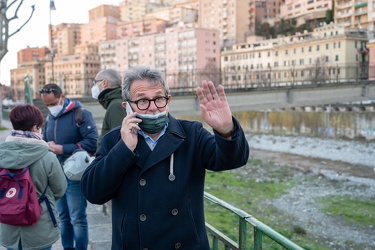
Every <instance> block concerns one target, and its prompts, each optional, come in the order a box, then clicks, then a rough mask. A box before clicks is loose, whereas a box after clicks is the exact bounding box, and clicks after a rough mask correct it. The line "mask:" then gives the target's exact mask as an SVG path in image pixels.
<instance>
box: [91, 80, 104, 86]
mask: <svg viewBox="0 0 375 250" xmlns="http://www.w3.org/2000/svg"><path fill="white" fill-rule="evenodd" d="M104 80H105V79H101V80H95V79H94V80H93V81H92V85H96V84H98V83H101V82H102V81H104Z"/></svg>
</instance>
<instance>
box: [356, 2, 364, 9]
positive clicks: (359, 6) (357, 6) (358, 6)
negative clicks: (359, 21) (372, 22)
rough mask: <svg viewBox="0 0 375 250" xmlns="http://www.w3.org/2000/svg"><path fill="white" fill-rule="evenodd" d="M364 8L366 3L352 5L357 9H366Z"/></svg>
mask: <svg viewBox="0 0 375 250" xmlns="http://www.w3.org/2000/svg"><path fill="white" fill-rule="evenodd" d="M366 6H367V2H365V3H358V4H356V5H354V8H356V9H358V8H361V7H366Z"/></svg>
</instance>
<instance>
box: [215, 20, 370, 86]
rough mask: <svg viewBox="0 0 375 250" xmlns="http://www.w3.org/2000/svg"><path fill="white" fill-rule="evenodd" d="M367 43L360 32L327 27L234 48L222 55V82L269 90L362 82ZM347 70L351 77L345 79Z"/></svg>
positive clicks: (365, 64)
mask: <svg viewBox="0 0 375 250" xmlns="http://www.w3.org/2000/svg"><path fill="white" fill-rule="evenodd" d="M367 41H368V38H367V32H366V31H364V30H359V29H350V28H345V27H342V26H338V25H334V24H331V25H325V26H322V27H319V28H316V29H314V31H313V32H307V31H306V32H304V33H302V34H301V33H298V34H295V35H293V36H280V37H278V38H275V39H269V40H263V41H257V42H253V43H242V44H236V45H233V46H232V47H231V48H228V49H226V50H224V51H222V54H221V65H222V70H223V74H224V76H223V77H222V79H225V80H224V83H225V84H227V85H229V86H230V85H232V86H238V85H240V86H244V85H246V84H250V86H258V85H262V86H271V85H272V84H278V83H280V84H282V85H285V84H300V83H304V82H310V83H324V82H327V81H328V79H329V80H330V81H331V80H339V79H347V78H350V77H361V76H362V77H363V78H366V74H368V72H367V69H368V61H369V58H368V55H367V53H366V43H367ZM350 67H353V69H354V70H353V71H350V74H353V75H345V74H347V72H348V71H347V70H346V69H350ZM362 70H363V71H362Z"/></svg>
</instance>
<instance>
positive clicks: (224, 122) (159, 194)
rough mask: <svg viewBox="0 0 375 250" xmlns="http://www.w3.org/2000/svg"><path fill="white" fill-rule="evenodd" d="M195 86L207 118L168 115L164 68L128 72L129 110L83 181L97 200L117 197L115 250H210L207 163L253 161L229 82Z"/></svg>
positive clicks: (221, 166) (228, 165)
mask: <svg viewBox="0 0 375 250" xmlns="http://www.w3.org/2000/svg"><path fill="white" fill-rule="evenodd" d="M218 91H219V93H218V92H217V91H216V89H215V86H214V84H213V83H212V82H210V81H208V82H207V81H203V82H202V87H198V88H197V94H198V98H199V101H200V108H201V112H202V116H203V119H204V121H205V122H206V123H207V124H208V125H209V126H210V127H211V128H212V129H213V133H210V132H209V131H208V130H206V129H205V128H203V126H202V123H200V122H195V121H186V120H178V119H176V118H174V117H173V116H172V115H171V114H169V104H170V102H171V99H172V97H171V95H170V92H169V88H168V86H167V85H166V82H165V79H164V76H163V74H162V73H161V72H160V71H158V70H155V69H151V68H148V67H135V68H132V69H131V70H129V71H128V72H127V73H126V75H125V78H124V82H123V86H122V94H123V100H125V101H124V103H123V105H124V107H125V106H126V105H128V106H127V110H128V113H127V116H126V118H125V119H124V120H123V122H122V126H121V127H118V128H115V129H113V130H111V131H110V132H109V133H108V134H106V135H105V136H104V137H103V138H102V140H101V144H100V145H101V146H100V148H99V149H98V151H97V154H96V158H95V160H94V161H93V162H92V163H91V165H90V166H89V167H88V168H87V169H86V171H85V173H84V174H83V177H82V181H81V188H82V192H83V194H84V195H85V197H86V198H87V199H88V200H89V201H90V202H91V203H95V204H103V203H105V202H107V201H109V200H111V201H112V230H113V231H112V249H114V250H119V249H149V250H152V249H157V250H159V249H188V250H198V249H199V250H208V249H209V243H208V239H207V233H206V228H205V218H204V209H203V198H204V197H203V193H204V180H205V173H206V170H212V171H222V170H228V169H234V168H238V167H241V166H243V165H245V164H246V163H247V160H248V157H249V151H250V149H249V144H248V142H247V140H246V138H245V134H244V132H243V130H242V128H241V125H240V124H239V122H238V121H237V120H236V119H235V118H234V117H233V116H232V113H231V110H230V108H229V105H228V102H227V100H226V96H225V93H224V88H223V87H222V86H220V85H219V87H218Z"/></svg>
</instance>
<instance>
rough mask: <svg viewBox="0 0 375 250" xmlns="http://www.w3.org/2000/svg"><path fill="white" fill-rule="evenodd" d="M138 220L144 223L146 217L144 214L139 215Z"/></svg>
mask: <svg viewBox="0 0 375 250" xmlns="http://www.w3.org/2000/svg"><path fill="white" fill-rule="evenodd" d="M139 219H140V220H141V221H145V220H146V219H147V217H146V215H145V214H141V215H140V216H139Z"/></svg>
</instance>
